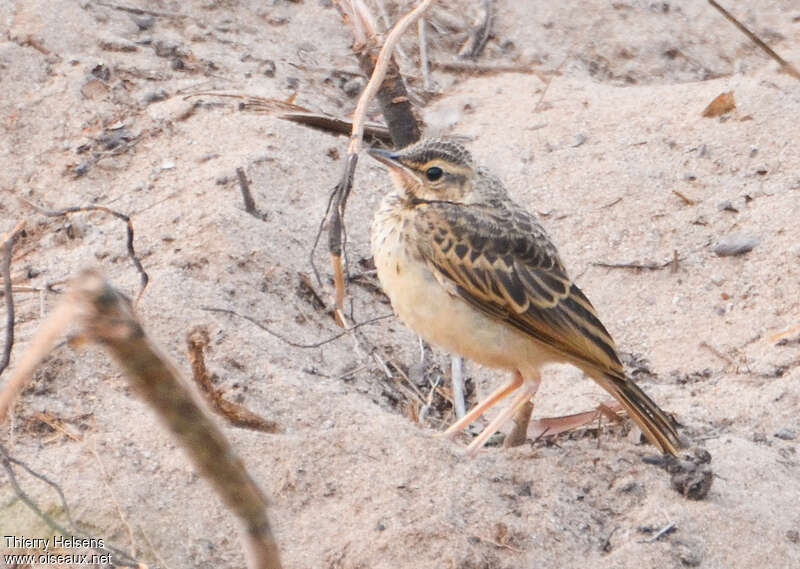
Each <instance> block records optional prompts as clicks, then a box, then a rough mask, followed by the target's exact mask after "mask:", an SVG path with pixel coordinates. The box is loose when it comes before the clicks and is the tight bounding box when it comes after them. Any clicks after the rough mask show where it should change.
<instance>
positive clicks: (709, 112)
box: [703, 91, 736, 118]
mask: <svg viewBox="0 0 800 569" xmlns="http://www.w3.org/2000/svg"><path fill="white" fill-rule="evenodd" d="M735 108H736V101H734V99H733V91H728V92H727V93H722V94H720V95H717V96H716V97H715V98H714V100H713V101H711V102H710V103H709V104H708V106H707V107H706V108H705V110H704V111H703V116H704V117H706V118H711V117H718V116H720V115H724V114H725V113H729V112H731V111H732V110H733V109H735Z"/></svg>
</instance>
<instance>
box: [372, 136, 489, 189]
mask: <svg viewBox="0 0 800 569" xmlns="http://www.w3.org/2000/svg"><path fill="white" fill-rule="evenodd" d="M369 153H370V155H371V156H372V157H373V158H375V159H376V160H378V161H380V162H383V163H384V164H386V165H387V166H388V167H389V171H390V172H391V174H392V178H393V179H394V183H395V185H396V186H397V189H398V190H400V191H402V192H404V193H405V194H406V195H407V196H408V197H409V198H411V199H419V200H426V201H428V200H430V201H440V200H441V201H450V202H456V203H464V202H465V201H467V197H468V195H469V194H470V192H471V191H472V188H473V182H474V180H475V176H476V170H477V167H476V165H475V164H474V162H473V161H472V156H471V155H470V153H469V151H468V150H467V149H466V148H464V147H463V146H461V145H460V144H458V143H456V142H453V141H451V140H444V139H441V138H429V139H425V140H422V141H420V142H417V143H415V144H412V145H411V146H407V147H406V148H403V149H402V150H380V149H377V148H372V149H370V150H369Z"/></svg>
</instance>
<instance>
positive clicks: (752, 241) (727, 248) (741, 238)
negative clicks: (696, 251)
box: [714, 233, 761, 257]
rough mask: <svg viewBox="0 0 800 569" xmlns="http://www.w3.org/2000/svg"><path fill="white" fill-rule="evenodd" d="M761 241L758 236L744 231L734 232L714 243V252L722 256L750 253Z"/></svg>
mask: <svg viewBox="0 0 800 569" xmlns="http://www.w3.org/2000/svg"><path fill="white" fill-rule="evenodd" d="M759 243H761V240H760V239H759V238H758V237H753V236H752V235H745V234H743V233H732V234H730V235H726V236H725V237H723V238H722V239H720V240H719V241H718V242H717V244H716V245H714V253H715V254H717V255H718V256H720V257H732V256H734V255H744V254H745V253H749V252H750V251H752V250H753V249H754V248H756V247H757V246H758V244H759Z"/></svg>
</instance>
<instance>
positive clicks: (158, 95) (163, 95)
mask: <svg viewBox="0 0 800 569" xmlns="http://www.w3.org/2000/svg"><path fill="white" fill-rule="evenodd" d="M168 98H169V93H167V92H166V91H165V90H164V89H159V90H158V91H150V92H149V93H147V94H146V95H145V96H144V102H145V103H147V104H149V103H157V102H159V101H164V100H166V99H168Z"/></svg>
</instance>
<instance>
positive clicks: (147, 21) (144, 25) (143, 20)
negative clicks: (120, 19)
mask: <svg viewBox="0 0 800 569" xmlns="http://www.w3.org/2000/svg"><path fill="white" fill-rule="evenodd" d="M128 15H129V16H130V18H131V20H133V23H134V24H136V27H137V28H139V31H144V30H149V29H150V28H152V27H153V24H155V23H156V19H155V18H154V17H153V16H151V15H150V14H141V15H139V14H128Z"/></svg>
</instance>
